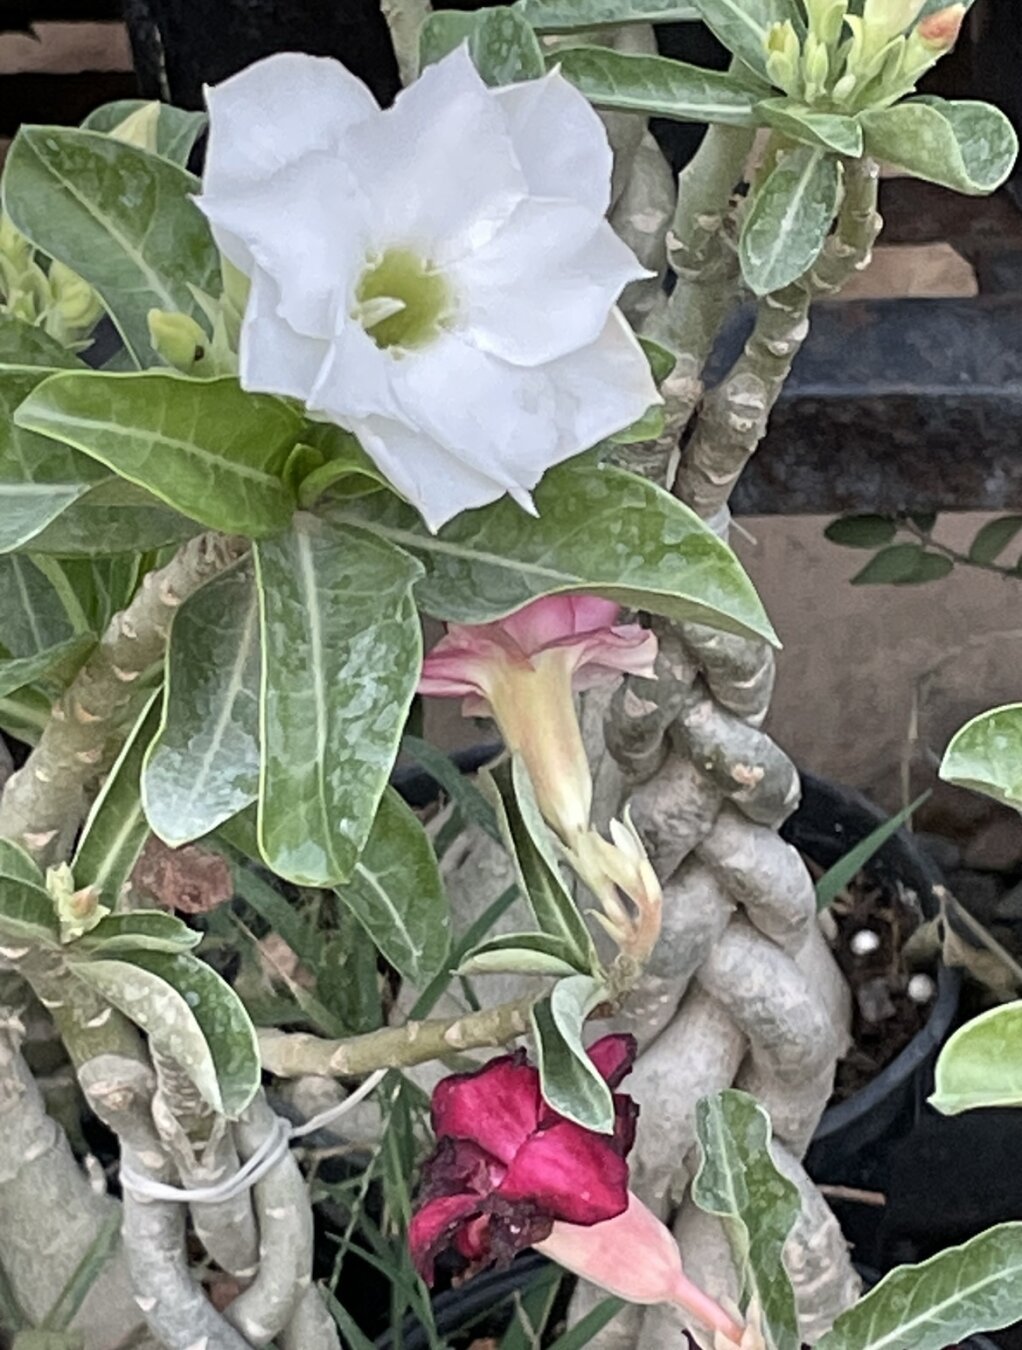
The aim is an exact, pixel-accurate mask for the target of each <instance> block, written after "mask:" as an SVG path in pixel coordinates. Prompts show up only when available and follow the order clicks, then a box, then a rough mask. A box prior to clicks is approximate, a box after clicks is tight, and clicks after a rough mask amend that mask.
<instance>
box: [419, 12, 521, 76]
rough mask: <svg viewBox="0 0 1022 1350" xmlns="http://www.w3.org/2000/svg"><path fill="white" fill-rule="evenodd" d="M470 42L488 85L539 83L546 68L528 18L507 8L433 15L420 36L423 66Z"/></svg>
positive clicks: (475, 62) (469, 48)
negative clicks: (530, 81)
mask: <svg viewBox="0 0 1022 1350" xmlns="http://www.w3.org/2000/svg"><path fill="white" fill-rule="evenodd" d="M466 39H467V40H468V51H469V55H470V56H471V58H472V61H473V64H474V65H475V68H476V69H477V70H478V71H479V74H480V75H481V76H482V77H483V79H484V80H485V81H486V83H487V84H488V85H491V86H497V85H503V84H515V83H517V82H518V81H520V80H535V79H538V78H539V77H540V76H541V75H542V74H543V72H544V70H545V69H546V67H545V64H544V61H543V53H542V51H541V50H540V46H539V43H538V42H537V41H536V36H535V34H534V33H533V31H532V28H531V27H530V25H529V23H528V21H527V19H526V18H525V17H523V16H522V15H521V14H519V13H518V11H517V10H515V9H507V8H499V9H483V10H479V11H478V12H476V13H464V12H462V11H459V10H440V11H439V12H437V13H435V14H431V15H430V16H429V18H428V19H427V20H426V22H425V23H424V24H423V26H422V32H421V34H420V36H419V53H420V59H421V63H422V65H423V66H428V65H432V64H433V63H434V62H436V61H439V60H441V59H442V58H443V57H445V56H446V55H447V54H448V53H449V52H452V51H453V50H454V49H455V47H460V46H461V44H462V43H463V42H464V41H465V40H466Z"/></svg>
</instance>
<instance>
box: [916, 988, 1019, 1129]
mask: <svg viewBox="0 0 1022 1350" xmlns="http://www.w3.org/2000/svg"><path fill="white" fill-rule="evenodd" d="M930 1105H931V1106H933V1107H935V1108H936V1109H937V1110H938V1111H941V1112H943V1114H944V1115H945V1116H957V1115H958V1114H960V1112H962V1111H972V1110H975V1109H976V1108H977V1107H981V1106H1022V1002H1017V1003H1006V1004H1004V1006H1003V1007H1000V1008H990V1009H989V1010H988V1011H987V1012H985V1013H980V1015H979V1016H978V1017H974V1018H973V1019H972V1021H971V1022H967V1023H966V1024H965V1026H964V1027H959V1028H958V1030H957V1031H956V1032H955V1033H954V1035H953V1036H952V1037H951V1039H950V1040H949V1041H948V1043H947V1044H946V1045H945V1046H944V1048H943V1050H942V1051H941V1052H940V1058H939V1059H938V1060H937V1076H936V1090H935V1091H934V1093H933V1096H932V1097H931V1098H930Z"/></svg>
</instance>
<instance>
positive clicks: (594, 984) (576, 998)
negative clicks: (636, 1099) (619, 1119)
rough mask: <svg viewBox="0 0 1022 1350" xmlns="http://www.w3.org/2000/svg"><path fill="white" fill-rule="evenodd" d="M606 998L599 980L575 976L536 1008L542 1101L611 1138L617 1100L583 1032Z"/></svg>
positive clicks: (534, 1022)
mask: <svg viewBox="0 0 1022 1350" xmlns="http://www.w3.org/2000/svg"><path fill="white" fill-rule="evenodd" d="M606 995H607V991H606V988H605V987H604V985H603V984H602V983H601V982H600V981H599V980H595V979H593V978H592V976H590V975H572V976H571V977H570V978H568V979H566V980H558V981H557V983H556V984H555V985H554V987H553V989H552V990H551V992H550V993H549V994H548V995H547V997H546V998H543V999H541V1000H540V1001H539V1002H538V1003H535V1004H533V1008H532V1030H533V1035H534V1036H535V1038H536V1049H537V1054H538V1058H539V1074H540V1083H541V1087H542V1091H543V1096H544V1098H545V1099H546V1101H547V1102H549V1104H550V1105H551V1106H552V1107H553V1108H554V1110H555V1111H558V1112H560V1114H561V1115H562V1116H566V1117H567V1119H568V1120H573V1121H575V1122H576V1124H578V1125H581V1126H582V1127H583V1128H584V1129H587V1130H597V1131H598V1132H599V1133H600V1134H610V1133H611V1132H612V1131H613V1129H614V1101H613V1098H612V1096H611V1092H610V1088H609V1087H608V1086H607V1084H606V1083H605V1082H604V1080H603V1078H602V1076H601V1075H600V1073H599V1071H598V1070H597V1068H596V1066H595V1065H594V1064H593V1062H592V1060H591V1059H590V1058H589V1056H588V1055H587V1054H586V1052H585V1047H584V1046H583V1044H582V1028H583V1027H584V1026H585V1020H586V1017H587V1016H588V1015H589V1013H590V1012H592V1010H593V1009H594V1008H595V1007H596V1006H597V1005H598V1004H599V1003H601V1002H602V1001H603V1000H604V999H605V998H606Z"/></svg>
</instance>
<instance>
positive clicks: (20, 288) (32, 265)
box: [0, 216, 103, 349]
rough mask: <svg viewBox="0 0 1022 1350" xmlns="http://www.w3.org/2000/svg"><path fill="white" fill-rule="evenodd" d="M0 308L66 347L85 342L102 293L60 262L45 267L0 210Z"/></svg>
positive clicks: (97, 314) (99, 313) (99, 312)
mask: <svg viewBox="0 0 1022 1350" xmlns="http://www.w3.org/2000/svg"><path fill="white" fill-rule="evenodd" d="M0 313H2V314H10V315H13V316H14V317H15V318H17V319H21V320H23V322H25V323H30V324H33V325H34V326H35V327H38V328H42V329H43V330H44V331H45V332H46V333H48V334H49V336H50V337H52V338H55V339H56V340H57V342H60V343H61V344H63V346H65V347H70V348H72V349H75V348H77V347H80V346H81V345H82V344H83V343H84V342H85V340H86V339H87V338H88V337H89V336H90V334H91V333H92V330H93V329H94V328H95V327H96V324H97V323H98V322H99V320H100V318H101V316H102V313H103V306H102V304H101V303H100V299H99V296H98V295H97V294H96V292H95V291H94V290H93V289H92V287H91V286H90V285H89V284H88V282H86V281H83V280H82V278H81V277H80V276H79V275H78V274H77V272H72V270H71V268H70V267H65V266H64V264H63V263H61V262H51V263H50V266H49V269H48V270H44V269H43V267H42V265H41V264H40V262H39V260H38V259H37V257H36V254H35V250H34V249H33V248H32V245H31V244H30V243H29V241H28V240H27V239H26V238H25V237H24V235H22V234H20V233H19V232H18V231H17V230H16V229H15V228H14V226H13V225H12V224H11V221H10V220H9V219H8V217H7V216H0Z"/></svg>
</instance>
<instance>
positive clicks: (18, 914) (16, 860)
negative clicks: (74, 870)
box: [0, 839, 60, 946]
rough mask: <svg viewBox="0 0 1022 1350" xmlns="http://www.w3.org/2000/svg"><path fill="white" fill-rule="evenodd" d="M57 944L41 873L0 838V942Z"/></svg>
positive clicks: (54, 917) (21, 852)
mask: <svg viewBox="0 0 1022 1350" xmlns="http://www.w3.org/2000/svg"><path fill="white" fill-rule="evenodd" d="M11 939H14V940H15V941H16V942H31V943H43V944H44V945H48V946H56V945H57V943H58V942H59V941H60V926H59V924H58V923H57V914H56V910H55V908H54V905H53V901H52V900H51V899H50V897H49V895H48V893H47V891H46V882H45V880H44V878H43V874H42V873H41V872H40V870H39V868H38V867H37V866H36V864H35V863H34V862H33V860H32V858H31V857H30V856H29V855H28V854H27V853H26V852H25V851H24V850H23V849H21V848H19V847H18V845H17V844H15V843H12V842H11V840H9V839H0V942H3V941H4V940H7V941H10V940H11Z"/></svg>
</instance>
